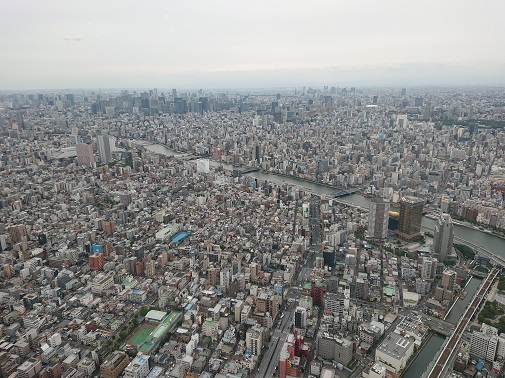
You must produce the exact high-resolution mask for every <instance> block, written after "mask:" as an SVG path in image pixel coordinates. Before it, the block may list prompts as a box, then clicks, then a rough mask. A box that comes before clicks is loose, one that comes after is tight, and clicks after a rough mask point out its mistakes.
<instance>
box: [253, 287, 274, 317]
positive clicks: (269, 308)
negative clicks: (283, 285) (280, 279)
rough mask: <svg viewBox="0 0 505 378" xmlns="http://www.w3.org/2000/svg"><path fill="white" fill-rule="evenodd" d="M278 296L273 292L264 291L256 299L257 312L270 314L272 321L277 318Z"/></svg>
mask: <svg viewBox="0 0 505 378" xmlns="http://www.w3.org/2000/svg"><path fill="white" fill-rule="evenodd" d="M277 303H278V301H277V296H276V295H275V294H274V292H273V291H262V292H261V293H260V294H259V295H258V297H257V298H256V311H257V312H262V313H267V312H268V313H269V314H270V316H271V317H272V319H275V317H276V316H277V307H278V306H277Z"/></svg>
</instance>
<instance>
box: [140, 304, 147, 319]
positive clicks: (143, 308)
mask: <svg viewBox="0 0 505 378" xmlns="http://www.w3.org/2000/svg"><path fill="white" fill-rule="evenodd" d="M148 312H149V307H147V306H142V307H141V308H140V309H139V315H140V316H142V317H144V316H146V315H147V313H148Z"/></svg>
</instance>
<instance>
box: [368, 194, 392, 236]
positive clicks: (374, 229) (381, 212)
mask: <svg viewBox="0 0 505 378" xmlns="http://www.w3.org/2000/svg"><path fill="white" fill-rule="evenodd" d="M388 221H389V201H386V200H384V199H382V198H378V197H374V198H372V201H371V202H370V213H369V216H368V237H369V238H371V239H379V240H381V239H385V238H386V237H387V236H388Z"/></svg>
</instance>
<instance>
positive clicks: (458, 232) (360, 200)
mask: <svg viewBox="0 0 505 378" xmlns="http://www.w3.org/2000/svg"><path fill="white" fill-rule="evenodd" d="M137 142H138V143H140V144H142V145H144V147H145V148H146V149H147V150H149V151H152V152H156V153H159V154H162V155H167V156H174V155H179V153H177V152H175V151H173V150H171V149H169V148H166V147H165V146H163V145H160V144H149V142H145V141H137ZM210 165H211V166H214V167H215V166H219V165H222V166H223V167H224V168H225V169H233V167H232V166H231V165H226V164H220V163H217V162H214V161H210ZM246 175H247V176H251V177H255V178H257V179H258V180H266V181H271V182H274V183H278V184H281V183H287V184H291V185H297V186H301V187H306V188H309V189H310V190H311V191H312V192H314V193H318V194H331V193H333V192H334V191H335V189H333V188H330V187H327V186H325V185H320V184H317V183H313V182H306V181H303V180H300V179H297V178H295V177H285V176H281V175H277V174H275V173H263V172H251V173H247V174H246ZM339 199H340V200H341V201H343V202H349V203H352V204H355V205H358V206H361V207H364V208H367V209H368V208H369V206H370V198H366V197H363V196H362V195H359V194H351V195H348V196H345V197H341V198H339ZM435 223H436V221H435V220H433V219H430V218H427V217H423V220H422V225H423V226H426V227H430V228H434V227H435ZM454 235H455V236H457V237H459V238H461V239H463V240H466V241H468V242H471V243H473V244H477V245H480V246H483V247H484V248H485V249H486V250H488V251H489V252H492V253H494V254H496V255H498V256H500V257H503V258H505V240H504V239H502V238H499V237H497V236H494V235H491V234H488V233H486V232H482V231H479V230H475V229H472V228H468V227H464V226H459V225H454Z"/></svg>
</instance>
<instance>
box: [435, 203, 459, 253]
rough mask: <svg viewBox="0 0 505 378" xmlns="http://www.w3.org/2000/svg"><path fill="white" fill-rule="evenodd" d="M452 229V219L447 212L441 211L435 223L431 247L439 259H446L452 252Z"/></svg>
mask: <svg viewBox="0 0 505 378" xmlns="http://www.w3.org/2000/svg"><path fill="white" fill-rule="evenodd" d="M453 238H454V231H453V228H452V219H451V216H450V215H449V214H445V213H442V214H440V218H438V222H437V224H436V225H435V234H434V236H433V248H434V250H435V253H436V254H437V256H438V259H439V261H445V260H447V257H448V256H450V255H451V254H452V241H453Z"/></svg>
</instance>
